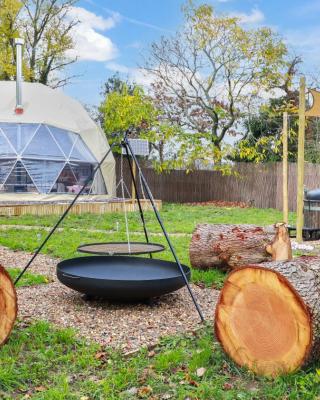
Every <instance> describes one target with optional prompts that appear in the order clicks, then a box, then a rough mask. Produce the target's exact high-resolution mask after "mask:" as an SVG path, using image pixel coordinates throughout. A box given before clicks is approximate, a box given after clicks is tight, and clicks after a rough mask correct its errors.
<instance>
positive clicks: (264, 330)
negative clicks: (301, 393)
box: [215, 256, 320, 376]
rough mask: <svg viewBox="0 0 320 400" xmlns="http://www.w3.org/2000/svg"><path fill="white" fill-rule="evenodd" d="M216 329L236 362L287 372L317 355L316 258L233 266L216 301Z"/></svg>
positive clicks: (319, 267) (265, 371)
mask: <svg viewBox="0 0 320 400" xmlns="http://www.w3.org/2000/svg"><path fill="white" fill-rule="evenodd" d="M215 333H216V337H217V338H218V340H219V341H220V343H221V344H222V346H223V348H224V350H225V351H226V353H227V354H228V355H229V356H230V357H231V358H232V359H233V360H234V361H235V362H236V363H238V364H239V365H241V366H246V367H248V368H249V369H251V370H253V371H254V372H255V373H258V374H261V375H269V376H270V375H271V376H276V375H280V374H285V373H290V372H292V371H295V370H296V369H298V368H299V367H301V366H305V365H308V364H310V363H311V362H312V361H314V360H316V359H319V357H320V257H319V256H309V257H307V256H303V257H299V258H296V259H294V260H292V261H272V262H268V263H263V264H260V265H249V266H246V267H242V268H239V269H238V270H234V271H232V272H231V273H230V274H229V276H228V278H227V280H226V282H225V284H224V286H223V289H222V290H221V294H220V297H219V300H218V303H217V307H216V313H215Z"/></svg>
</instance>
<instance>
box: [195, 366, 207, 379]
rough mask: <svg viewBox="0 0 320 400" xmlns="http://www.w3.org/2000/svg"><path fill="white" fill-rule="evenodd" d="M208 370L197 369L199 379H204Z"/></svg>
mask: <svg viewBox="0 0 320 400" xmlns="http://www.w3.org/2000/svg"><path fill="white" fill-rule="evenodd" d="M206 370H207V369H206V368H204V367H201V368H198V369H197V377H198V378H202V377H203V375H204V374H205V373H206Z"/></svg>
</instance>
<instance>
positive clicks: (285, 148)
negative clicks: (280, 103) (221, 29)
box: [282, 112, 289, 224]
mask: <svg viewBox="0 0 320 400" xmlns="http://www.w3.org/2000/svg"><path fill="white" fill-rule="evenodd" d="M282 145H283V157H282V198H283V203H282V204H283V221H284V222H285V223H286V224H287V223H288V221H289V204H288V113H287V112H284V113H283V130H282Z"/></svg>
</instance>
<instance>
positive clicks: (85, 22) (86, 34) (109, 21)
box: [68, 7, 119, 61]
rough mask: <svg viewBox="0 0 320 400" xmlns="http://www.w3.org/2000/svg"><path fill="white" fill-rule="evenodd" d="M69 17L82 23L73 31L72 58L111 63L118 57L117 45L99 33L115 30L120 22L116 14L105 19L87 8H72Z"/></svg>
mask: <svg viewBox="0 0 320 400" xmlns="http://www.w3.org/2000/svg"><path fill="white" fill-rule="evenodd" d="M68 16H69V18H70V19H71V18H72V19H78V20H79V21H80V22H79V24H78V25H76V26H75V27H74V29H73V37H74V41H75V48H74V49H73V50H71V51H70V52H69V54H70V56H72V57H74V56H77V57H78V58H79V59H80V60H87V61H109V60H112V59H114V58H115V57H116V55H117V52H118V50H117V47H116V45H115V44H114V43H113V42H112V40H111V39H110V38H109V37H107V36H105V35H103V34H102V33H100V32H97V31H102V32H104V31H106V30H108V29H111V28H113V27H114V26H115V25H116V23H117V22H118V21H119V19H118V16H117V15H116V14H115V15H113V16H110V17H108V18H103V17H101V16H100V15H96V14H94V13H92V12H90V11H88V10H86V9H85V8H82V7H72V8H71V10H70V12H69V15H68Z"/></svg>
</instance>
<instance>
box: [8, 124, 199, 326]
mask: <svg viewBox="0 0 320 400" xmlns="http://www.w3.org/2000/svg"><path fill="white" fill-rule="evenodd" d="M129 134H130V131H126V133H125V135H124V138H123V140H122V142H121V145H122V146H123V147H124V148H125V150H126V156H127V158H128V162H129V165H130V167H131V168H129V169H130V173H131V176H132V179H133V181H134V185H135V192H136V197H137V200H138V198H139V196H138V192H137V186H136V180H135V179H136V178H135V176H134V174H133V170H132V165H131V162H130V157H129V156H131V158H132V160H133V163H134V164H135V166H136V169H137V172H138V174H139V176H140V179H141V182H142V186H143V188H144V191H145V193H146V195H147V198H148V199H149V201H150V203H151V206H152V209H153V212H154V214H155V216H156V219H157V221H158V223H159V225H160V227H161V230H162V233H163V235H164V237H165V239H166V242H167V244H168V246H169V248H170V251H171V253H172V255H173V258H174V260H175V263H176V265H177V267H178V269H179V271H180V274H181V276H182V278H183V280H184V282H185V285H186V286H187V289H188V292H189V295H190V297H191V299H192V302H193V304H194V306H195V308H196V310H197V312H198V314H199V317H200V319H201V322H204V316H203V314H202V311H201V309H200V306H199V304H198V302H197V300H196V298H195V296H194V294H193V291H192V289H191V286H190V284H189V281H188V278H187V276H186V273H185V271H184V269H183V267H182V264H181V263H180V260H179V258H178V255H177V253H176V251H175V249H174V247H173V244H172V242H171V240H170V238H169V235H168V233H167V231H166V229H165V227H164V224H163V221H162V218H161V216H160V213H159V211H158V209H157V207H156V204H155V201H154V199H153V195H152V192H151V190H150V188H149V185H148V183H147V181H146V179H145V177H144V175H143V173H142V170H141V167H140V165H139V163H138V160H137V158H136V156H135V153H134V151H133V149H132V146H131V144H130V142H129V140H128V136H129ZM116 144H117V142H114V143H112V144H111V145H110V147H109V149H108V151H107V152H106V154H105V155H104V156H103V158H102V159H101V161H100V162H99V163H98V165H97V166H96V167H95V168H94V170H93V171H92V173H91V174H90V176H88V178H87V179H86V181H85V183H84V185H83V186H82V188H81V189H80V191H79V193H77V194H76V196H75V197H74V199H73V200H72V202H71V203H70V204H69V206H68V207H67V209H66V210H65V212H64V213H63V214H62V215H61V217H60V218H59V219H58V221H57V222H56V224H55V225H54V226H53V228H52V229H51V230H50V232H49V233H48V235H47V236H46V238H45V239H44V240H43V242H42V244H41V245H40V246H39V247H38V249H37V250H36V252H35V253H34V254H33V255H32V257H31V259H30V260H29V262H28V263H27V264H26V266H25V267H24V268H23V270H22V271H21V272H20V274H19V275H18V277H17V278H16V279H15V281H14V285H15V286H16V285H17V283H18V282H19V281H20V279H21V278H22V276H23V275H24V274H25V272H26V271H27V270H28V268H29V267H30V266H31V264H32V263H33V261H34V260H35V258H36V257H37V256H38V255H39V253H40V252H41V250H42V249H43V247H44V246H45V245H46V243H47V242H48V241H49V239H50V238H51V236H52V235H53V234H54V233H55V231H56V230H57V228H58V227H59V225H60V224H61V223H62V221H63V220H64V219H65V218H66V216H67V215H68V213H69V211H70V210H71V208H72V207H73V205H74V204H75V203H76V201H77V199H78V198H79V196H80V195H81V194H82V193H83V191H84V189H85V187H86V186H87V185H88V183H89V182H90V180H91V179H92V178H93V177H94V175H95V174H96V172H97V171H98V170H99V169H100V167H101V165H102V164H103V162H104V161H105V160H106V158H107V157H108V155H109V154H110V153H111V151H112V149H113V148H114V147H115V145H116ZM138 204H139V211H140V216H141V220H142V223H143V225H144V229H145V235H146V239H147V238H148V234H147V231H146V227H145V219H144V215H143V210H142V207H141V204H140V199H139V200H138ZM147 240H148V239H147Z"/></svg>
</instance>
